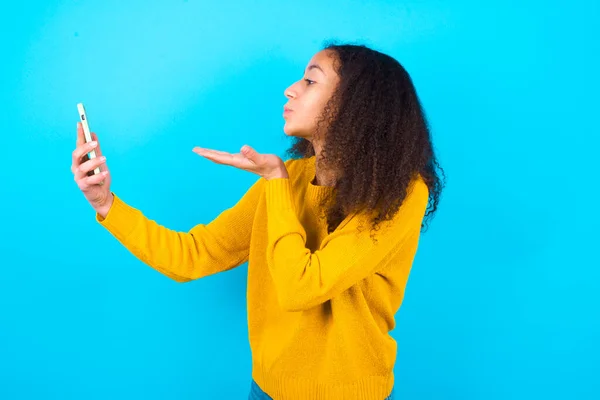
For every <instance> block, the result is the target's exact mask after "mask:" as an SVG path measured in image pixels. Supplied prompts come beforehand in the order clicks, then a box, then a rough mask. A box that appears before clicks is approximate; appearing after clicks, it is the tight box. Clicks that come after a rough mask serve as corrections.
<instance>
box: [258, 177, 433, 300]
mask: <svg viewBox="0 0 600 400" xmlns="http://www.w3.org/2000/svg"><path fill="white" fill-rule="evenodd" d="M413 182H415V183H416V184H415V185H413V186H412V188H413V190H410V189H409V190H408V194H407V196H406V198H405V200H404V202H403V203H402V205H401V206H400V209H399V210H398V213H397V214H396V215H395V216H394V218H393V219H392V221H386V222H384V223H381V225H380V229H379V230H378V231H377V234H376V236H375V237H376V239H377V242H376V243H373V239H372V238H371V237H370V224H369V221H368V220H367V219H365V218H364V217H361V216H357V217H355V218H352V219H351V220H350V221H349V222H348V223H347V224H345V225H343V226H341V227H340V228H339V229H336V230H335V231H334V232H333V233H331V234H329V235H328V236H327V237H326V238H325V239H324V240H323V241H322V243H321V245H320V248H319V250H317V251H315V252H314V253H312V252H311V250H310V249H308V248H306V231H305V230H304V228H303V227H302V225H301V224H300V222H299V220H298V218H297V216H296V212H295V210H294V204H293V201H292V193H291V189H292V187H291V184H290V181H289V179H286V178H279V179H272V180H269V181H267V182H265V195H266V201H267V213H268V228H267V229H268V245H267V265H268V268H269V270H270V273H271V276H272V278H273V281H274V284H275V287H276V290H277V295H278V299H279V303H280V306H281V307H282V308H283V309H285V310H287V311H300V310H306V309H309V308H311V307H314V306H316V305H319V304H321V303H323V302H325V301H327V300H329V299H331V298H333V297H335V296H336V295H338V294H340V293H342V292H343V291H345V290H347V289H348V288H350V287H351V286H353V285H354V284H356V283H358V282H359V281H361V280H363V279H364V278H366V277H367V276H369V275H370V274H373V273H374V272H375V271H377V269H378V268H380V266H381V265H382V264H384V263H385V261H386V260H387V259H388V258H389V257H392V256H393V255H394V254H396V253H397V252H399V251H403V249H405V247H406V246H404V244H405V243H406V242H407V240H408V239H410V238H411V237H412V235H418V234H419V232H420V228H421V223H422V220H423V217H424V214H425V210H426V207H427V201H428V195H429V191H428V188H427V185H426V184H425V183H424V182H423V181H422V180H416V181H413ZM361 220H362V221H363V223H366V224H365V225H363V226H365V227H366V228H365V229H364V230H362V231H360V232H359V231H358V226H359V225H358V222H359V221H361ZM413 243H414V241H413Z"/></svg>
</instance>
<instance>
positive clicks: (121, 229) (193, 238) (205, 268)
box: [96, 178, 265, 282]
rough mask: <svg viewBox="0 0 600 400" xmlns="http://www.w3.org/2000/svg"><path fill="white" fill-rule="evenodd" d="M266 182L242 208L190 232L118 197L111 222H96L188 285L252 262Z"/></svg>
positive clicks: (236, 207) (256, 185)
mask: <svg viewBox="0 0 600 400" xmlns="http://www.w3.org/2000/svg"><path fill="white" fill-rule="evenodd" d="M264 183H265V180H264V178H259V179H258V180H257V181H256V182H255V183H254V184H253V185H252V186H251V187H250V189H249V190H248V191H247V192H246V193H245V194H244V196H243V197H242V198H241V199H240V200H239V201H238V202H237V204H235V205H234V206H233V207H231V208H229V209H226V210H225V211H223V212H221V214H220V215H218V216H217V217H216V218H215V219H214V220H213V221H212V222H210V223H208V224H198V225H196V226H194V227H193V228H192V229H191V230H190V231H189V232H177V231H174V230H171V229H168V228H166V227H164V226H162V225H159V224H158V223H156V222H155V221H153V220H151V219H148V218H147V217H146V216H144V214H143V213H142V212H141V211H139V210H137V209H135V208H133V207H131V206H129V205H128V204H126V203H125V202H124V201H123V200H121V199H120V198H119V197H117V196H116V195H114V193H113V195H114V202H113V204H112V206H111V208H110V210H109V212H108V214H107V215H106V218H102V217H101V216H100V215H99V214H97V213H96V220H97V221H98V222H99V223H100V224H101V225H102V226H104V227H105V228H106V229H107V230H108V231H109V232H110V233H111V234H112V235H113V236H114V237H115V238H116V239H117V240H119V242H121V244H123V245H124V246H125V247H126V248H127V249H128V250H129V251H130V252H131V253H132V254H133V255H135V256H136V257H137V258H138V259H140V260H141V261H143V262H144V263H146V264H147V265H149V266H150V267H152V268H154V269H155V270H157V271H159V272H161V273H162V274H164V275H166V276H168V277H169V278H171V279H173V280H175V281H177V282H188V281H191V280H194V279H198V278H201V277H204V276H208V275H212V274H216V273H218V272H221V271H226V270H229V269H232V268H234V267H237V266H239V265H241V264H242V263H244V262H246V261H247V260H248V255H249V247H250V235H251V233H252V224H253V220H254V214H255V211H256V207H257V204H258V201H259V199H260V197H261V195H262V194H263V192H264Z"/></svg>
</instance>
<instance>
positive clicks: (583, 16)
mask: <svg viewBox="0 0 600 400" xmlns="http://www.w3.org/2000/svg"><path fill="white" fill-rule="evenodd" d="M598 11H599V5H598V2H597V1H591V0H590V1H577V0H575V1H570V2H558V1H519V2H517V1H497V0H492V1H488V2H479V1H466V0H459V1H451V2H442V1H431V0H425V1H412V0H408V1H402V2H401V1H397V0H394V1H382V0H369V1H351V2H346V1H330V2H321V1H313V0H308V1H303V2H299V3H294V2H280V1H258V2H244V1H239V0H238V1H231V0H225V1H212V0H210V1H208V0H207V1H192V0H189V1H178V2H172V1H127V2H119V1H114V0H109V1H96V2H92V1H52V0H49V1H29V2H3V3H2V5H0V26H1V28H0V29H1V30H2V35H1V36H0V57H1V59H2V62H1V63H0V132H1V134H2V135H1V137H2V140H3V144H2V145H1V146H0V194H1V197H0V205H1V216H2V217H1V230H0V235H1V240H0V399H107V398H110V399H134V398H140V399H141V398H143V399H209V398H220V399H243V398H246V396H247V393H248V390H249V388H250V380H251V364H250V349H249V346H248V337H247V334H248V332H247V325H246V323H247V321H246V300H245V290H246V272H247V265H246V264H244V265H242V266H240V267H239V268H237V269H234V270H232V271H229V272H225V273H222V274H218V275H215V276H211V277H207V278H205V279H200V280H196V281H193V282H189V283H186V284H180V283H177V282H175V281H172V280H170V279H169V278H167V277H165V276H163V275H161V274H160V273H158V272H156V271H155V270H153V269H151V268H150V267H148V266H146V265H145V264H143V263H142V262H141V261H139V260H137V259H136V258H135V257H134V256H133V255H131V254H130V253H129V252H128V251H127V250H126V249H124V248H123V247H122V246H121V245H120V244H119V243H118V242H117V240H116V239H115V238H113V237H112V236H111V235H110V234H109V233H108V232H107V231H106V230H105V229H104V228H102V227H101V226H100V225H99V224H98V223H97V222H96V221H95V219H94V212H93V210H92V209H91V207H90V206H89V205H88V204H87V203H86V201H85V199H84V197H83V195H82V194H81V192H79V190H78V188H77V185H76V184H75V182H74V181H73V176H72V173H71V171H70V164H71V152H72V151H73V149H74V148H75V139H76V122H77V120H78V115H77V108H76V104H77V103H78V102H83V103H84V104H85V106H86V108H87V112H88V117H89V121H90V126H91V128H92V131H94V132H96V133H97V134H98V135H99V138H100V143H101V146H102V148H103V151H104V154H105V155H106V156H107V162H108V164H109V168H110V169H111V172H112V177H113V184H112V190H114V191H115V193H117V194H118V195H119V196H120V197H121V198H122V199H123V200H125V201H126V202H127V203H128V204H130V205H132V206H134V207H136V208H138V209H140V210H142V211H143V212H144V214H145V215H146V216H148V217H149V218H151V219H154V220H156V221H157V222H159V223H160V224H162V225H164V226H167V227H169V228H171V229H175V230H181V231H187V230H189V229H191V228H192V227H193V226H194V225H196V224H198V223H208V222H210V221H211V220H212V219H213V218H215V217H216V216H217V215H218V214H219V213H220V212H221V211H222V210H224V209H225V208H228V207H230V206H232V205H233V204H235V203H236V202H237V200H238V199H239V198H240V197H241V196H242V195H243V194H244V193H245V191H246V190H247V189H248V188H249V187H250V185H251V184H252V182H254V180H255V179H256V178H257V177H256V176H255V175H253V174H251V173H248V172H245V171H240V170H236V169H234V168H231V167H226V166H221V165H217V164H214V163H211V162H210V161H208V160H206V159H204V158H202V157H199V156H198V155H196V154H194V153H193V152H192V148H193V147H194V146H202V147H208V148H214V149H219V150H225V151H232V152H235V151H238V150H239V149H240V147H241V146H242V145H243V144H249V145H251V146H254V147H255V148H256V149H257V150H258V151H260V152H266V153H276V154H278V155H280V156H283V155H284V151H285V149H286V148H287V147H289V145H290V144H291V140H290V139H289V138H288V137H286V136H285V134H284V133H283V130H282V127H283V122H284V121H283V118H282V107H283V105H284V104H285V102H286V99H285V97H284V94H283V92H284V90H285V88H286V87H288V85H290V84H291V83H292V82H294V81H295V80H297V79H300V78H301V77H302V71H303V69H304V68H305V66H306V64H307V62H308V60H309V59H310V58H311V57H312V55H313V54H314V53H315V52H317V51H318V50H319V49H320V47H321V45H322V44H323V42H324V41H325V40H328V39H339V40H341V41H349V42H359V43H363V44H366V45H369V46H372V47H373V48H375V49H377V50H380V51H383V52H385V53H388V54H390V55H392V56H394V57H395V58H397V59H398V60H399V61H400V62H401V63H403V65H404V66H405V67H406V68H407V70H408V71H409V73H410V74H411V76H412V77H413V80H414V83H415V85H416V87H417V90H418V93H419V95H420V97H421V100H422V102H423V105H424V108H425V110H426V112H427V115H428V117H429V121H430V124H431V128H432V132H433V139H434V144H435V146H436V150H437V152H438V156H439V159H440V162H441V165H442V167H443V168H444V169H445V171H446V174H447V177H448V181H447V186H446V189H445V191H444V193H443V197H442V202H441V204H440V209H439V211H438V214H437V216H436V217H435V218H434V219H433V220H432V221H431V225H430V228H429V230H428V231H427V232H425V233H423V235H422V236H421V242H420V245H419V250H418V254H417V256H416V259H415V263H414V266H413V269H412V273H411V276H410V279H409V282H408V286H407V290H406V297H405V301H404V304H403V307H402V308H401V310H400V311H399V312H398V314H397V327H396V329H395V330H394V331H393V332H392V334H393V336H394V338H396V340H397V341H398V358H397V364H396V368H395V376H396V386H395V395H396V396H397V397H398V398H399V399H457V400H458V399H460V400H471V399H485V400H496V399H598V398H600V380H599V379H598V376H599V374H600V346H599V345H598V341H599V339H600V317H599V315H600V313H599V312H598V310H599V309H600V300H599V298H598V293H599V292H600V283H599V282H600V268H599V267H600V262H599V260H598V255H597V249H598V237H599V235H598V226H599V224H598V223H599V219H598V213H597V211H596V209H595V208H596V207H597V203H598V202H597V200H596V197H597V194H598V190H597V181H598V173H597V172H598V169H597V168H596V164H595V161H594V156H595V155H596V154H595V153H597V148H598V144H599V139H598V128H597V126H598V124H597V122H596V120H595V116H597V110H598V100H597V99H598V96H597V93H598V91H599V89H600V85H599V80H598V77H597V72H598V70H600V63H599V62H598V54H600V51H599V50H600V49H599V47H598V42H597V39H598V29H597V27H596V25H595V24H596V23H597V21H598V19H599V12H598Z"/></svg>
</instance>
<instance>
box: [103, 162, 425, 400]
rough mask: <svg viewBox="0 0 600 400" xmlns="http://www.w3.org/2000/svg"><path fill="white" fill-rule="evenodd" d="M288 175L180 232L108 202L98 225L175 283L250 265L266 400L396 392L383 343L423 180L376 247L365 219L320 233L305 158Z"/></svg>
mask: <svg viewBox="0 0 600 400" xmlns="http://www.w3.org/2000/svg"><path fill="white" fill-rule="evenodd" d="M285 165H286V167H287V170H288V174H289V178H277V179H271V180H265V179H264V178H259V179H258V180H257V181H256V182H255V183H254V184H253V185H252V186H251V187H250V188H249V190H248V191H247V192H246V193H245V194H244V196H242V198H241V199H240V200H239V201H238V202H237V203H236V204H235V205H234V206H233V207H231V208H228V209H226V210H224V211H223V212H222V213H221V214H219V215H218V216H217V217H216V218H215V219H214V220H213V221H211V222H210V223H207V224H198V225H196V226H194V227H193V228H191V229H190V230H189V231H188V232H178V231H174V230H171V229H168V228H166V227H163V226H161V225H159V224H158V223H156V222H155V221H153V220H150V219H148V218H147V217H145V216H144V215H143V214H142V212H141V211H139V210H137V209H135V208H133V207H131V206H129V205H127V204H126V203H125V202H124V201H123V200H122V199H120V198H119V197H117V196H116V195H115V196H114V202H113V205H112V206H111V208H110V210H109V212H108V214H107V215H106V218H102V217H101V216H100V215H99V214H96V220H97V221H98V222H99V223H100V224H101V225H102V226H104V227H105V228H106V229H107V230H108V231H109V232H110V233H111V234H112V235H113V236H114V237H115V238H116V239H118V240H119V241H120V242H121V243H122V244H123V245H124V246H125V247H126V248H127V249H128V250H129V251H130V252H131V253H133V254H134V255H135V256H136V257H137V258H139V259H140V260H142V261H143V262H144V263H146V264H147V265H149V266H150V267H152V268H154V269H155V270H157V271H159V272H160V273H162V274H164V275H166V276H168V277H170V278H172V279H174V280H175V281H177V282H188V281H191V280H194V279H198V278H202V277H204V276H207V275H211V274H216V273H219V272H222V271H226V270H229V269H232V268H235V267H237V266H239V265H241V264H243V263H244V262H246V261H248V287H247V305H248V309H247V311H248V331H249V341H250V348H251V352H252V377H253V378H254V380H255V381H256V382H257V383H258V385H259V386H260V387H261V388H262V389H263V390H264V391H265V392H266V393H268V394H269V395H270V396H271V397H273V398H274V399H285V400H287V399H303V400H307V399H374V400H381V399H383V398H385V397H386V396H388V395H389V394H390V392H391V390H392V388H393V385H394V373H393V368H394V363H395V360H396V342H395V340H394V339H393V338H392V337H391V336H390V334H389V331H390V330H391V329H393V328H394V326H395V320H394V315H395V313H396V312H397V311H398V309H399V308H400V305H401V303H402V300H403V297H404V288H405V286H406V283H407V280H408V276H409V272H410V269H411V265H412V262H413V259H414V256H415V254H416V251H417V246H418V241H419V236H420V228H421V222H422V219H423V217H424V214H425V210H426V206H427V200H428V194H429V192H428V188H427V185H426V184H425V182H424V181H423V180H422V178H421V177H420V176H419V178H418V179H415V180H414V181H413V182H412V184H411V186H410V187H409V189H408V195H407V197H406V199H405V200H404V202H403V204H402V205H401V207H400V210H399V212H398V213H397V214H396V216H395V217H394V218H393V220H392V221H388V222H385V223H382V225H381V228H380V230H378V231H377V233H376V236H375V238H376V239H377V242H376V243H375V242H373V240H372V238H371V237H370V236H369V234H370V225H369V220H368V219H367V217H366V215H361V214H354V215H349V216H348V217H346V219H344V221H343V222H342V223H341V224H340V225H339V226H338V227H337V228H336V229H335V231H334V232H332V233H330V234H328V233H327V226H326V222H325V220H324V219H323V218H322V217H321V216H320V212H319V207H318V204H319V200H320V199H321V198H322V197H323V196H327V195H328V194H331V193H330V191H332V190H333V189H332V188H331V187H326V186H316V185H314V184H313V178H314V177H315V157H314V156H313V157H311V158H308V159H300V160H293V159H292V160H288V161H286V162H285ZM113 194H114V193H113ZM359 227H360V228H361V229H360V230H359V229H358V228H359Z"/></svg>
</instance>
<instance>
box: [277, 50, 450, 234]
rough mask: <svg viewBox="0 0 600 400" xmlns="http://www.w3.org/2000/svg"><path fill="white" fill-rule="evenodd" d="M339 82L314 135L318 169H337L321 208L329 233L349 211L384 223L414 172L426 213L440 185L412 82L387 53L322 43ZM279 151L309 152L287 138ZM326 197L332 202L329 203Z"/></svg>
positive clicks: (302, 142) (431, 208) (302, 141)
mask: <svg viewBox="0 0 600 400" xmlns="http://www.w3.org/2000/svg"><path fill="white" fill-rule="evenodd" d="M323 50H331V51H332V53H331V54H332V56H333V65H334V69H335V70H336V72H337V74H338V75H339V77H340V81H339V84H338V86H337V88H336V90H335V92H334V94H333V95H332V97H331V98H330V99H329V101H328V103H327V104H326V106H325V108H324V110H323V112H322V115H321V116H320V118H319V120H318V122H317V132H315V134H314V138H315V139H316V138H323V139H324V140H322V141H321V143H322V151H321V153H320V155H319V160H316V162H317V163H318V165H319V167H325V166H326V169H327V170H332V171H336V182H335V185H334V190H333V193H335V194H334V195H333V196H334V198H333V199H331V198H324V199H323V200H322V204H321V210H322V211H323V214H324V216H325V217H326V219H327V226H328V232H329V233H331V232H333V231H334V230H335V228H336V227H337V226H338V225H339V224H340V222H341V221H342V220H343V219H344V218H345V217H346V216H347V215H349V214H351V213H353V212H365V211H366V212H367V213H370V214H371V215H373V218H372V221H371V223H372V229H373V230H375V231H377V230H378V229H379V224H380V223H381V222H383V221H385V220H391V219H392V218H393V216H394V215H395V214H396V213H397V211H398V209H399V208H400V206H401V204H402V202H403V200H404V198H405V197H406V195H407V189H408V185H409V183H410V182H411V181H412V180H413V179H414V178H416V177H417V175H418V174H421V176H422V177H423V179H424V181H425V183H426V184H427V186H428V188H429V200H428V204H427V212H426V213H425V218H424V221H423V223H422V224H421V228H423V227H426V221H428V220H429V219H431V218H432V217H433V214H434V213H435V211H436V209H437V207H438V203H439V200H440V194H441V191H442V189H443V187H444V184H445V182H442V180H441V179H440V177H439V176H438V173H437V171H436V167H437V169H439V170H440V171H441V172H442V174H443V175H444V180H445V174H444V171H443V169H442V168H441V167H440V166H439V164H438V162H437V159H436V156H435V154H434V149H433V145H432V142H431V136H430V132H429V127H428V124H427V121H426V118H425V114H424V112H423V109H422V107H421V104H420V101H419V98H418V97H417V93H416V90H415V87H414V85H413V83H412V80H411V78H410V76H409V74H408V72H406V70H405V69H404V67H403V66H402V65H401V64H400V63H399V62H398V61H397V60H395V59H394V58H392V57H390V56H388V55H386V54H383V53H380V52H378V51H376V50H373V49H370V48H368V47H367V46H365V45H358V44H357V45H354V44H336V43H335V42H326V43H325V44H324V47H323ZM292 140H293V141H294V143H293V144H292V146H291V147H290V148H289V149H287V151H286V154H287V155H288V156H290V157H291V158H293V159H298V158H309V157H312V156H314V155H315V150H314V147H313V145H312V143H311V142H310V141H308V140H307V139H304V138H301V137H294V138H292ZM332 200H333V201H332Z"/></svg>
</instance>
